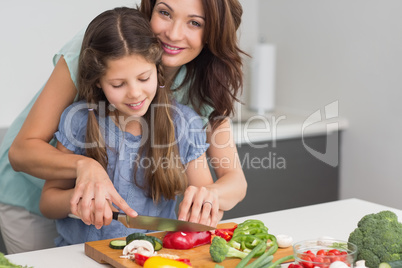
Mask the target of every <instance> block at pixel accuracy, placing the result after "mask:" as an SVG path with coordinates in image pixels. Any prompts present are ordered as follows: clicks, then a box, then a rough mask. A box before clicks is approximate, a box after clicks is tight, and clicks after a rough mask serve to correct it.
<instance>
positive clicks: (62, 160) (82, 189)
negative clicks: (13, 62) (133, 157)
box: [9, 57, 137, 222]
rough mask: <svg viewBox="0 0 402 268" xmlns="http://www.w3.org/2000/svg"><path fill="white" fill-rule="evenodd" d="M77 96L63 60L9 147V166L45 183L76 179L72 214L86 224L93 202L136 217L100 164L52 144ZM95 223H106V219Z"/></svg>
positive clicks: (97, 219) (59, 62)
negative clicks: (107, 203)
mask: <svg viewBox="0 0 402 268" xmlns="http://www.w3.org/2000/svg"><path fill="white" fill-rule="evenodd" d="M76 94H77V90H76V88H75V85H74V83H73V81H72V80H71V77H70V72H69V69H68V67H67V63H66V61H65V60H64V58H63V57H62V58H61V59H60V60H59V61H58V63H57V64H56V66H55V68H54V71H53V73H52V74H51V76H50V78H49V80H48V82H47V83H46V85H45V87H44V88H43V91H42V92H41V94H40V95H39V97H38V99H37V100H36V102H35V104H34V105H33V107H32V109H31V111H30V112H29V114H28V116H27V118H26V120H25V122H24V124H23V126H22V128H21V130H20V132H19V133H18V135H17V136H16V138H15V140H14V142H13V144H12V145H11V147H10V150H9V159H10V163H11V165H12V167H13V168H14V170H15V171H22V172H25V173H28V174H30V175H32V176H35V177H38V178H42V179H46V180H52V179H77V181H76V187H75V189H74V194H73V195H72V200H71V204H72V205H71V211H72V213H74V214H76V215H78V216H80V217H81V218H82V219H83V220H84V222H90V221H91V219H90V218H89V215H90V207H89V204H90V200H92V199H93V198H95V200H99V201H100V202H103V201H104V200H105V199H108V200H110V201H111V202H113V203H114V204H115V205H117V206H118V207H119V208H121V209H122V210H123V211H124V212H125V213H127V214H128V215H130V216H133V217H135V216H136V215H137V213H136V212H135V211H134V210H132V209H131V208H130V207H129V206H128V205H127V203H126V202H125V201H124V199H123V198H121V196H120V195H119V194H118V193H117V191H116V189H115V188H114V186H113V184H112V183H111V181H110V179H109V177H108V175H107V173H106V171H105V170H104V169H103V168H102V167H101V165H99V163H98V162H96V161H95V160H93V159H91V158H88V157H85V156H82V155H75V154H66V153H65V152H61V151H60V150H57V149H56V148H54V147H53V146H51V145H50V144H49V141H50V140H51V139H52V137H53V134H54V133H55V132H56V130H57V127H58V124H59V120H60V116H61V114H62V112H63V111H64V109H65V108H67V106H69V105H70V104H71V103H73V101H74V98H75V96H76ZM80 200H81V202H80ZM95 221H96V222H101V221H102V222H103V218H102V219H100V218H96V219H95Z"/></svg>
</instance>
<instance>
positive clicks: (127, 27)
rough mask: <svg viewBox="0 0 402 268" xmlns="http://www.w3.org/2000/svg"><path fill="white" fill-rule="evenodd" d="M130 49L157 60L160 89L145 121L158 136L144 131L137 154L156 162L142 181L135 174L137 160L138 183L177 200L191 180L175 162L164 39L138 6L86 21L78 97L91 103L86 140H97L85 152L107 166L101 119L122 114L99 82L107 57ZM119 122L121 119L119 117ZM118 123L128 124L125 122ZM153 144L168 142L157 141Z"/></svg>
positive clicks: (157, 194) (152, 194) (156, 196)
mask: <svg viewBox="0 0 402 268" xmlns="http://www.w3.org/2000/svg"><path fill="white" fill-rule="evenodd" d="M132 54H136V55H141V56H143V57H144V58H145V59H146V60H147V61H148V62H151V63H154V64H155V65H156V67H157V71H158V89H157V91H156V94H155V97H154V99H153V101H152V102H151V106H150V108H149V109H148V111H147V112H146V114H145V115H144V116H143V120H145V122H146V124H142V133H143V134H144V133H147V134H150V133H153V134H154V135H153V137H156V140H155V139H154V140H151V138H150V137H148V136H147V135H142V142H141V144H142V145H141V146H140V148H139V151H138V154H137V155H138V158H140V157H147V158H148V159H149V160H152V159H153V160H155V161H149V162H151V164H152V166H151V167H149V168H146V169H145V170H144V183H143V184H141V185H140V184H139V183H138V178H137V177H136V174H137V170H138V168H140V167H139V166H138V164H139V161H136V162H135V163H134V182H135V183H136V185H137V186H139V187H141V188H142V189H144V190H145V191H146V192H147V194H148V195H149V196H150V197H152V198H153V200H154V201H155V202H158V201H159V200H161V198H162V197H164V198H165V199H174V198H175V197H176V195H177V194H179V193H182V192H184V190H185V188H186V187H187V179H186V177H185V174H184V172H182V169H183V166H182V164H181V162H180V161H179V163H177V162H174V161H175V160H176V161H177V159H180V158H178V157H175V156H177V155H178V148H177V146H176V145H172V144H175V141H176V138H175V128H174V122H173V115H172V109H171V108H170V104H171V97H170V94H169V93H170V89H169V87H168V86H165V85H164V84H165V83H164V78H163V68H162V66H161V64H160V61H161V57H162V48H161V46H160V43H159V41H158V40H157V38H156V37H155V36H154V34H153V32H152V30H151V27H150V25H149V20H147V19H146V18H145V17H144V15H143V14H142V13H140V12H139V11H138V10H137V9H132V8H126V7H121V8H115V9H113V10H108V11H105V12H103V13H102V14H100V15H98V16H97V17H96V18H95V19H94V20H93V21H92V22H91V23H90V24H89V25H88V28H87V30H86V32H85V36H84V40H83V43H82V47H81V53H80V57H79V64H78V73H79V76H78V89H79V96H78V98H79V99H80V100H86V101H87V103H88V107H89V108H91V109H92V108H93V111H92V112H91V111H90V112H89V114H88V123H87V132H86V144H95V146H90V147H89V148H86V154H87V156H89V157H92V158H94V159H95V160H97V161H99V163H101V165H102V166H103V167H104V168H105V169H107V165H108V157H107V148H106V146H107V145H106V143H105V140H104V137H102V135H100V133H101V131H100V127H99V122H98V118H99V117H101V116H110V115H113V118H119V116H118V111H117V110H111V109H108V107H109V105H110V103H109V102H108V100H107V98H106V96H105V95H104V93H103V90H102V89H101V88H98V87H97V85H98V84H99V80H100V78H101V77H102V76H103V75H104V74H105V73H106V69H107V63H108V61H109V60H117V59H120V58H122V57H125V56H129V55H132ZM102 104H103V105H102ZM155 104H156V105H155ZM160 104H163V105H160ZM101 107H106V109H101ZM151 107H152V109H151ZM100 110H102V111H100ZM103 110H104V111H103ZM151 110H152V112H153V113H151ZM97 117H98V118H97ZM151 117H152V118H151ZM116 123H117V124H121V122H116ZM120 127H121V128H124V127H123V126H121V125H120ZM158 134H159V135H158ZM154 144H157V145H165V146H153V145H154ZM167 145H170V146H167ZM158 159H163V160H164V161H169V165H163V166H161V165H158V164H157V163H159V162H160V161H157V160H158ZM137 160H138V159H137ZM130 166H132V165H130Z"/></svg>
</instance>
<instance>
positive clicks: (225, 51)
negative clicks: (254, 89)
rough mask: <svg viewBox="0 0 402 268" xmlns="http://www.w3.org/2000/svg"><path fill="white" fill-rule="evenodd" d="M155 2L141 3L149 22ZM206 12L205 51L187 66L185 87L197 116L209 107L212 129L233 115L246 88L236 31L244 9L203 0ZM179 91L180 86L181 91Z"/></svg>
mask: <svg viewBox="0 0 402 268" xmlns="http://www.w3.org/2000/svg"><path fill="white" fill-rule="evenodd" d="M155 3H156V0H142V1H141V6H140V10H141V12H143V13H144V14H145V16H147V18H148V19H149V20H150V19H151V16H152V11H153V8H154V6H155ZM202 3H203V8H204V11H205V17H206V18H205V21H206V22H205V32H204V36H203V41H204V44H205V45H204V48H203V50H202V51H201V53H200V54H199V55H198V56H197V57H196V58H195V59H194V60H192V61H191V62H189V63H187V64H186V67H187V74H186V77H185V79H184V81H183V83H182V86H184V85H189V86H190V92H189V101H190V102H191V104H192V105H193V107H194V109H195V110H196V112H197V113H198V114H201V111H202V106H203V105H209V106H211V107H212V108H213V112H212V113H211V114H210V115H209V118H208V119H209V122H210V123H211V125H212V127H216V126H218V125H219V124H220V123H221V122H222V121H223V120H224V118H225V117H227V116H230V115H233V113H234V104H235V102H236V101H239V99H238V94H239V93H241V92H242V88H243V71H242V66H243V64H242V59H241V54H244V55H246V56H249V55H248V54H246V53H245V52H244V51H242V50H241V49H240V48H239V46H238V38H237V35H236V31H237V30H238V28H239V26H240V23H241V16H242V14H243V8H242V6H241V4H240V2H239V1H238V0H202ZM178 89H180V87H179V88H178Z"/></svg>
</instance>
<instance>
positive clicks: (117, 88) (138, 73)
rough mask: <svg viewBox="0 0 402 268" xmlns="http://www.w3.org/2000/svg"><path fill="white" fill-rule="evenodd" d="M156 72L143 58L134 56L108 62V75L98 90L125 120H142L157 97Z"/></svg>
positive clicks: (102, 80)
mask: <svg viewBox="0 0 402 268" xmlns="http://www.w3.org/2000/svg"><path fill="white" fill-rule="evenodd" d="M157 84H158V81H157V70H156V66H155V64H154V63H150V62H148V61H147V60H146V59H145V58H144V57H143V56H141V55H138V54H132V55H129V56H124V57H123V58H120V59H112V60H108V61H107V68H106V73H105V74H104V75H103V76H102V77H101V79H100V81H99V83H98V87H100V88H102V90H103V92H104V93H105V96H106V98H107V99H108V101H109V102H110V104H112V105H113V106H114V107H115V108H116V109H117V110H118V111H119V113H120V115H122V116H124V118H125V119H127V118H128V117H132V116H134V117H141V116H143V115H144V114H145V113H146V112H147V111H148V108H149V106H150V104H151V102H152V100H153V99H154V97H155V94H156V89H157Z"/></svg>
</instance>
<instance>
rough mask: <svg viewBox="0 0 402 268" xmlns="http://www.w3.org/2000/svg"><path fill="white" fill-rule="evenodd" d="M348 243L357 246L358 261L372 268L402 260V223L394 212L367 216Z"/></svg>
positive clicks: (360, 222)
mask: <svg viewBox="0 0 402 268" xmlns="http://www.w3.org/2000/svg"><path fill="white" fill-rule="evenodd" d="M348 241H349V242H351V243H353V244H355V245H356V246H357V248H358V255H357V259H359V260H365V261H366V266H368V267H370V268H377V267H378V265H379V264H380V263H381V262H388V261H395V260H401V259H402V223H400V222H398V217H397V215H396V214H395V213H394V212H392V211H388V210H384V211H381V212H379V213H373V214H368V215H365V216H364V217H363V218H362V219H361V220H360V221H359V222H358V224H357V228H356V229H355V230H354V231H353V232H352V233H350V235H349V239H348Z"/></svg>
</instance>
